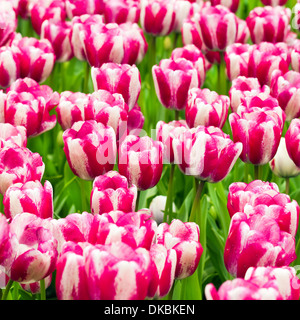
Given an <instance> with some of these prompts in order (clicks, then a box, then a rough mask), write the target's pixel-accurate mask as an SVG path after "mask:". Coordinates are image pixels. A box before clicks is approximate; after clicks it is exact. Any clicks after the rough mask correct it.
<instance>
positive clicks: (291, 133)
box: [285, 119, 300, 168]
mask: <svg viewBox="0 0 300 320" xmlns="http://www.w3.org/2000/svg"><path fill="white" fill-rule="evenodd" d="M285 143H286V149H287V152H288V154H289V156H290V157H291V159H292V160H293V161H294V163H295V164H296V166H297V167H298V168H300V157H299V151H300V119H293V120H292V121H291V123H290V125H289V128H288V130H287V132H286V134H285Z"/></svg>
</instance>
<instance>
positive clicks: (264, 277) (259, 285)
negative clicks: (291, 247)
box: [205, 267, 300, 300]
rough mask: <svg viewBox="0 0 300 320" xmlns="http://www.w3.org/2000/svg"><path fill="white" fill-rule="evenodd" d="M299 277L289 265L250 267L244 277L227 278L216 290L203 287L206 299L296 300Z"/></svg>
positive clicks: (212, 286) (209, 285)
mask: <svg viewBox="0 0 300 320" xmlns="http://www.w3.org/2000/svg"><path fill="white" fill-rule="evenodd" d="M299 286H300V283H299V279H298V277H297V276H296V272H295V269H294V268H291V267H281V268H274V267H257V268H253V267H250V268H249V269H248V270H247V272H246V274H245V277H244V278H238V279H234V280H227V281H225V282H224V283H222V284H221V286H220V288H219V289H218V290H217V289H216V288H215V286H214V285H213V284H211V283H210V284H208V285H207V286H206V287H205V296H206V299H207V300H298V299H299Z"/></svg>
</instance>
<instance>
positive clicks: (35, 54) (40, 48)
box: [11, 37, 56, 83]
mask: <svg viewBox="0 0 300 320" xmlns="http://www.w3.org/2000/svg"><path fill="white" fill-rule="evenodd" d="M11 47H12V49H13V50H14V51H15V52H16V53H17V55H18V59H19V62H20V77H21V78H26V77H29V78H32V79H34V80H35V81H37V82H39V83H40V82H43V81H45V80H46V79H47V78H48V77H49V75H50V73H51V72H52V70H53V67H54V63H55V59H56V57H55V54H54V51H53V47H52V45H51V43H50V42H49V41H48V40H47V39H41V40H39V39H36V38H29V37H23V38H22V39H15V40H13V41H12V44H11Z"/></svg>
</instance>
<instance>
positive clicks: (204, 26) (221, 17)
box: [199, 5, 238, 51]
mask: <svg viewBox="0 0 300 320" xmlns="http://www.w3.org/2000/svg"><path fill="white" fill-rule="evenodd" d="M199 27H200V33H201V38H202V40H203V43H204V44H205V47H206V48H207V49H208V50H220V51H225V49H226V47H227V46H229V45H231V44H233V43H235V42H236V38H237V34H238V21H237V18H236V16H235V14H234V13H232V12H231V11H230V10H229V9H228V8H226V7H224V6H221V5H217V6H215V7H213V6H211V7H209V6H208V7H204V8H203V9H202V10H201V11H200V13H199Z"/></svg>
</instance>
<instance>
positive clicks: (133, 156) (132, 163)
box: [118, 135, 163, 190]
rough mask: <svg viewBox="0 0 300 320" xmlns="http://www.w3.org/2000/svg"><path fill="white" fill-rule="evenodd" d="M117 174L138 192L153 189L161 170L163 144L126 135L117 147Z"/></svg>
mask: <svg viewBox="0 0 300 320" xmlns="http://www.w3.org/2000/svg"><path fill="white" fill-rule="evenodd" d="M118 167H119V172H120V174H121V175H123V176H125V177H126V178H127V180H128V182H129V184H134V185H136V186H137V188H138V190H146V189H150V188H152V187H154V186H155V185H156V184H157V183H158V181H159V180H160V177H161V174H162V169H163V144H162V143H161V142H160V141H154V140H153V139H151V138H150V137H147V136H145V137H141V138H140V137H137V136H134V135H128V136H127V137H126V138H125V139H124V140H123V142H122V143H121V145H120V147H119V162H118Z"/></svg>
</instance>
